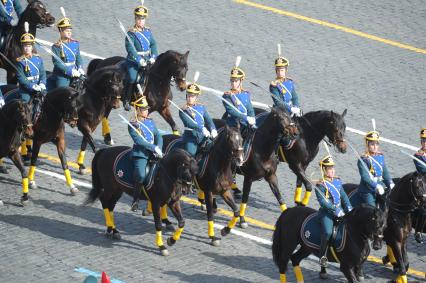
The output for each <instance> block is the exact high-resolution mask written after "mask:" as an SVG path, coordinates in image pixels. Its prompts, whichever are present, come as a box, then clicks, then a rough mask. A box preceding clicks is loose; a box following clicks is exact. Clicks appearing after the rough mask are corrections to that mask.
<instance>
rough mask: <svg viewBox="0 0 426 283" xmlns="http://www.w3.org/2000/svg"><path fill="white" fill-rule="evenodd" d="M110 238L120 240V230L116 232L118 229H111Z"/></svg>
mask: <svg viewBox="0 0 426 283" xmlns="http://www.w3.org/2000/svg"><path fill="white" fill-rule="evenodd" d="M112 238H113V239H114V240H121V234H120V232H118V230H115V229H114V230H113V231H112Z"/></svg>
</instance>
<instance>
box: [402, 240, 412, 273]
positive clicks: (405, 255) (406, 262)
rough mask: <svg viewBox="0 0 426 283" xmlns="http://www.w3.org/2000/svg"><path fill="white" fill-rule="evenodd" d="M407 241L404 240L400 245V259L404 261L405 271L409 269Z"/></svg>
mask: <svg viewBox="0 0 426 283" xmlns="http://www.w3.org/2000/svg"><path fill="white" fill-rule="evenodd" d="M406 241H407V239H404V241H403V244H402V259H403V260H404V264H405V270H408V268H409V267H410V263H409V262H408V254H407V242H406Z"/></svg>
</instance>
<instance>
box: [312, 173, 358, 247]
mask: <svg viewBox="0 0 426 283" xmlns="http://www.w3.org/2000/svg"><path fill="white" fill-rule="evenodd" d="M317 187H318V189H319V190H320V191H321V193H320V192H319V191H318V190H315V194H316V196H317V199H318V202H319V204H320V209H319V211H318V215H319V221H320V223H321V234H322V236H324V237H327V239H330V237H331V235H332V233H333V219H334V218H335V217H337V215H338V214H339V212H341V211H342V210H343V211H344V212H345V213H347V212H349V211H351V210H352V206H351V203H350V201H349V198H348V196H347V195H346V193H345V190H344V189H343V187H342V181H341V180H340V178H337V177H336V178H334V179H332V180H331V179H328V178H326V179H325V180H323V181H322V182H320V183H319V184H318V185H317Z"/></svg>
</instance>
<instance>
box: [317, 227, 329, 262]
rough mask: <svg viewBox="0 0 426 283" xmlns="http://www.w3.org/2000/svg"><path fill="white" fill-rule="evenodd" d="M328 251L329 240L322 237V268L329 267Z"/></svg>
mask: <svg viewBox="0 0 426 283" xmlns="http://www.w3.org/2000/svg"><path fill="white" fill-rule="evenodd" d="M327 249H328V239H327V237H326V236H323V235H321V245H320V250H319V254H318V257H319V264H320V266H321V267H327V263H328V259H327Z"/></svg>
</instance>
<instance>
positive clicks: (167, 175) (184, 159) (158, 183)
mask: <svg viewBox="0 0 426 283" xmlns="http://www.w3.org/2000/svg"><path fill="white" fill-rule="evenodd" d="M129 150H131V149H130V148H129V147H126V146H117V147H110V148H104V149H100V150H99V151H98V152H96V154H95V157H94V158H93V161H92V170H93V173H92V184H93V189H92V190H91V191H90V193H89V197H88V200H87V203H90V202H94V201H95V200H96V199H97V198H99V200H100V201H101V203H102V208H103V210H104V215H105V220H106V223H107V231H106V234H107V236H111V237H113V238H114V239H120V238H121V236H120V233H119V231H118V230H117V228H116V226H115V223H114V216H113V211H114V207H115V205H116V203H117V201H118V200H119V199H120V197H121V196H122V194H123V192H125V193H127V194H128V195H130V196H133V190H134V188H133V187H132V186H126V185H123V183H120V182H119V181H117V179H116V177H115V176H116V175H117V172H115V171H114V169H113V168H114V163H115V162H116V159H117V157H118V156H119V155H120V154H122V153H124V152H126V151H129ZM126 161H127V162H128V163H131V162H132V161H131V160H126ZM157 166H158V169H154V170H155V171H154V172H153V174H154V175H153V183H152V186H151V187H150V188H149V186H147V187H146V190H145V191H144V192H145V193H144V194H143V196H142V198H143V199H145V200H148V199H149V200H150V201H151V203H152V208H153V213H154V221H155V230H156V244H157V246H158V248H159V249H160V251H161V254H162V255H164V256H166V255H168V251H167V248H166V246H165V245H164V244H163V239H162V238H163V237H162V233H161V228H162V227H161V226H162V224H161V219H160V208H161V207H162V206H164V205H166V204H167V205H168V206H169V208H170V209H171V210H172V212H173V215H174V216H175V217H176V219H177V220H178V226H179V228H177V229H176V231H175V233H174V234H173V236H172V237H170V238H169V239H168V240H167V244H168V245H169V246H171V245H173V244H175V243H176V241H177V240H178V239H179V238H180V235H181V233H182V231H183V227H184V225H185V220H184V219H183V216H182V211H181V207H180V197H181V196H182V194H185V193H186V192H187V190H189V187H190V185H191V183H192V178H193V177H194V176H195V174H197V170H198V166H197V164H196V162H195V160H194V159H193V158H192V157H191V156H190V155H189V154H188V153H187V152H186V151H184V150H174V151H172V152H170V153H168V154H166V155H165V156H164V157H163V158H162V159H161V160H159V161H158V163H157Z"/></svg>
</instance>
